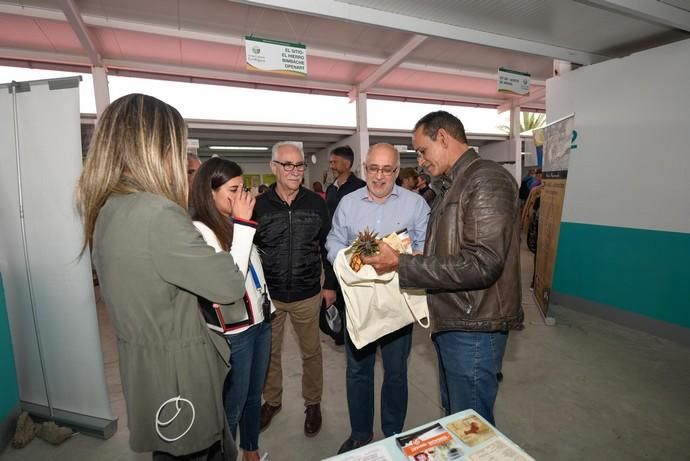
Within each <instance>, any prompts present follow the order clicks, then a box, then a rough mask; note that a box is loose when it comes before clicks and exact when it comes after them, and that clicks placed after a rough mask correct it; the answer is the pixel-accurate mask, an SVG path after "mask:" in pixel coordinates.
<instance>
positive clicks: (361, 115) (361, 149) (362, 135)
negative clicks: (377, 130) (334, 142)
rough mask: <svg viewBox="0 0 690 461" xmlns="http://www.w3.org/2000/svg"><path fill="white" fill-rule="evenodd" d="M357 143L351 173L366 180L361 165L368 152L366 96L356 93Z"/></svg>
mask: <svg viewBox="0 0 690 461" xmlns="http://www.w3.org/2000/svg"><path fill="white" fill-rule="evenodd" d="M356 104H357V132H356V133H355V136H356V137H357V143H356V145H355V146H354V148H353V150H354V151H355V160H354V162H353V163H352V171H354V173H355V174H356V175H357V176H359V177H360V178H366V175H365V174H363V168H362V164H363V162H364V159H365V158H366V155H367V152H368V151H369V126H368V125H367V94H366V93H359V92H358V93H357V99H356Z"/></svg>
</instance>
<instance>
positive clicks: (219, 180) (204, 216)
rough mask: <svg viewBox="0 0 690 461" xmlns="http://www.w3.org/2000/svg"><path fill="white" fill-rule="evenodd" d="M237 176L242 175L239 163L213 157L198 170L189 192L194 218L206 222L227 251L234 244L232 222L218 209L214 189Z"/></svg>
mask: <svg viewBox="0 0 690 461" xmlns="http://www.w3.org/2000/svg"><path fill="white" fill-rule="evenodd" d="M237 176H242V168H241V167H240V166H239V165H238V164H237V163H235V162H233V161H231V160H226V159H224V158H221V157H213V158H211V159H209V160H207V161H205V162H204V163H202V164H201V166H200V167H199V169H198V170H197V172H196V176H195V177H194V181H193V182H192V187H191V192H190V194H189V207H190V209H191V213H192V219H193V220H195V221H201V222H202V223H204V224H206V225H207V226H208V227H209V228H210V229H211V230H212V231H213V233H214V234H216V238H217V239H218V242H219V243H220V246H221V247H222V248H223V249H224V250H225V251H230V245H231V244H232V224H231V223H230V222H229V221H228V220H227V219H225V218H224V217H223V215H221V214H220V212H219V211H218V210H217V209H216V204H215V202H214V201H213V191H214V190H216V189H218V188H219V187H220V186H222V185H223V184H225V183H226V182H228V181H230V180H231V179H232V178H236V177H237Z"/></svg>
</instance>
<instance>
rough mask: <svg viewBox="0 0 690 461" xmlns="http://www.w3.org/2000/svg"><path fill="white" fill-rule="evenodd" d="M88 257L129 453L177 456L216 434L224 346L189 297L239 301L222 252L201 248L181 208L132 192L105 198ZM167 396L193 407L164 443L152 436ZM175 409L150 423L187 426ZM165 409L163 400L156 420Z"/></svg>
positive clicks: (220, 424)
mask: <svg viewBox="0 0 690 461" xmlns="http://www.w3.org/2000/svg"><path fill="white" fill-rule="evenodd" d="M93 260H94V265H95V267H96V271H97V273H98V278H99V281H100V285H101V295H102V297H103V300H104V302H105V305H106V307H107V310H108V313H109V315H110V318H111V320H112V322H113V325H114V327H115V331H116V334H117V338H118V350H119V354H120V374H121V377H122V390H123V393H124V396H125V400H126V403H127V418H128V426H129V432H130V446H131V448H132V450H134V451H138V452H142V451H154V450H159V451H165V452H168V453H171V454H173V455H176V456H179V455H182V454H188V453H193V452H196V451H200V450H204V449H206V448H208V447H209V446H210V445H212V444H213V443H215V442H216V441H218V440H221V438H222V437H221V436H222V434H223V428H224V425H225V414H224V411H223V404H222V394H223V392H222V391H223V381H224V379H225V376H226V374H227V371H228V358H229V349H228V345H227V343H226V342H225V340H224V339H223V338H222V337H219V336H217V335H215V334H214V333H212V332H210V330H209V329H208V328H207V327H206V324H205V323H204V321H203V320H202V317H201V314H200V312H199V308H198V301H197V295H200V296H203V297H204V298H206V299H209V300H211V301H214V302H218V303H221V304H230V303H232V302H234V301H236V300H238V299H240V298H242V296H243V295H244V277H243V275H242V273H241V272H239V270H238V269H237V266H236V264H235V262H234V261H233V259H232V256H230V254H229V253H228V252H222V253H216V252H215V251H214V250H213V248H211V247H210V246H208V245H207V244H206V242H204V240H203V238H202V237H201V235H200V234H199V232H198V231H197V230H196V229H195V228H194V226H193V224H192V221H191V220H190V218H189V217H188V215H187V213H186V212H185V210H183V209H182V208H181V207H179V206H178V205H176V204H175V203H173V202H172V201H170V200H168V199H166V198H164V197H161V196H158V195H155V194H150V193H144V192H139V193H133V194H127V195H112V196H111V197H110V198H109V199H108V200H107V202H106V204H105V206H104V207H103V208H102V209H101V211H100V213H99V216H98V219H97V221H96V229H95V233H94V239H93ZM238 305H241V303H238ZM177 396H181V397H182V398H185V399H188V400H190V401H191V402H192V404H193V405H194V411H195V417H194V423H193V424H192V426H191V429H190V430H189V432H187V434H185V435H184V436H183V437H181V438H180V439H179V440H177V441H175V442H166V441H164V440H163V439H161V438H160V437H159V436H158V434H157V432H156V424H155V421H156V412H157V411H158V409H159V407H160V406H161V405H162V404H163V403H164V402H165V401H167V400H168V399H170V398H173V397H177ZM180 408H181V411H180V414H179V415H178V416H177V418H176V419H175V420H174V421H173V422H172V423H171V424H170V425H168V426H166V427H163V428H160V430H161V432H162V433H163V434H164V435H165V436H166V437H168V438H175V437H177V436H178V435H180V434H182V433H183V432H184V431H185V429H187V427H188V426H189V423H190V422H191V409H190V407H189V405H187V404H186V403H183V404H181V405H180ZM175 411H176V408H175V404H171V405H168V406H167V407H166V408H165V410H164V411H163V413H162V414H161V416H160V418H159V419H160V421H166V420H167V419H170V418H171V417H172V416H173V415H174V413H175ZM227 448H228V449H229V450H231V452H232V450H236V448H235V447H234V446H233V447H227Z"/></svg>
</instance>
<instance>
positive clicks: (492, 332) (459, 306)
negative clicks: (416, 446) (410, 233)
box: [364, 111, 523, 424]
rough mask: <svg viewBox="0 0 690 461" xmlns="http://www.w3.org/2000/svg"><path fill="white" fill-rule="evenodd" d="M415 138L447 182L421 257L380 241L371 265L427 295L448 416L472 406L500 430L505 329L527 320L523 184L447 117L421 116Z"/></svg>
mask: <svg viewBox="0 0 690 461" xmlns="http://www.w3.org/2000/svg"><path fill="white" fill-rule="evenodd" d="M412 142H413V145H414V147H415V149H416V150H417V152H418V156H419V162H420V164H421V165H422V166H423V167H425V168H426V169H427V170H428V171H429V172H430V173H431V175H432V176H434V177H438V179H439V181H438V184H439V185H440V191H439V195H438V196H437V197H436V200H435V202H434V206H433V208H432V210H431V218H430V219H429V225H428V228H427V240H426V245H425V248H424V255H423V256H411V255H400V254H398V253H397V252H395V251H394V250H393V249H391V248H390V247H389V246H387V245H386V244H383V243H382V244H381V245H380V253H379V254H378V255H376V256H372V257H368V258H364V263H365V264H371V265H372V266H374V268H375V269H376V271H377V272H379V273H384V272H389V271H391V270H397V271H398V272H399V276H400V286H401V287H403V288H425V289H426V290H427V299H428V302H429V315H430V319H431V329H432V339H433V342H434V345H435V347H436V352H437V355H438V361H439V379H440V387H441V401H442V404H443V407H444V409H445V411H446V414H452V413H456V412H458V411H462V410H465V409H467V408H472V409H474V410H475V411H477V412H478V413H479V414H480V415H482V416H483V417H484V418H486V419H487V420H488V421H489V422H490V423H492V424H494V416H493V408H494V402H495V401H496V394H497V392H498V379H497V373H498V372H499V371H500V370H501V363H502V361H503V353H504V351H505V347H506V341H507V339H508V331H509V330H511V329H522V321H523V312H522V306H521V304H520V301H521V289H520V258H519V252H520V244H519V242H520V240H519V220H518V212H519V208H520V207H519V201H518V200H519V199H518V187H517V183H516V181H515V180H514V179H513V177H512V176H511V175H510V173H508V171H507V170H505V169H504V168H503V167H502V166H500V165H498V164H497V163H495V162H492V161H490V160H485V159H482V158H480V157H479V155H477V153H476V152H475V151H474V150H473V149H470V148H469V146H468V145H467V138H466V136H465V129H464V127H463V125H462V122H461V121H460V120H458V119H457V118H456V117H455V116H453V115H451V114H449V113H448V112H443V111H438V112H432V113H430V114H427V115H426V116H424V117H423V118H422V119H421V120H419V122H417V124H416V125H415V130H414V136H413V140H412Z"/></svg>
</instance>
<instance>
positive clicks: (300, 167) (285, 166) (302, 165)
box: [273, 160, 307, 171]
mask: <svg viewBox="0 0 690 461" xmlns="http://www.w3.org/2000/svg"><path fill="white" fill-rule="evenodd" d="M273 163H276V164H278V165H280V166H282V167H283V170H285V171H292V170H295V169H296V170H297V171H304V170H306V169H307V164H306V163H297V164H295V163H289V162H288V163H283V162H279V161H278V160H273Z"/></svg>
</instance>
